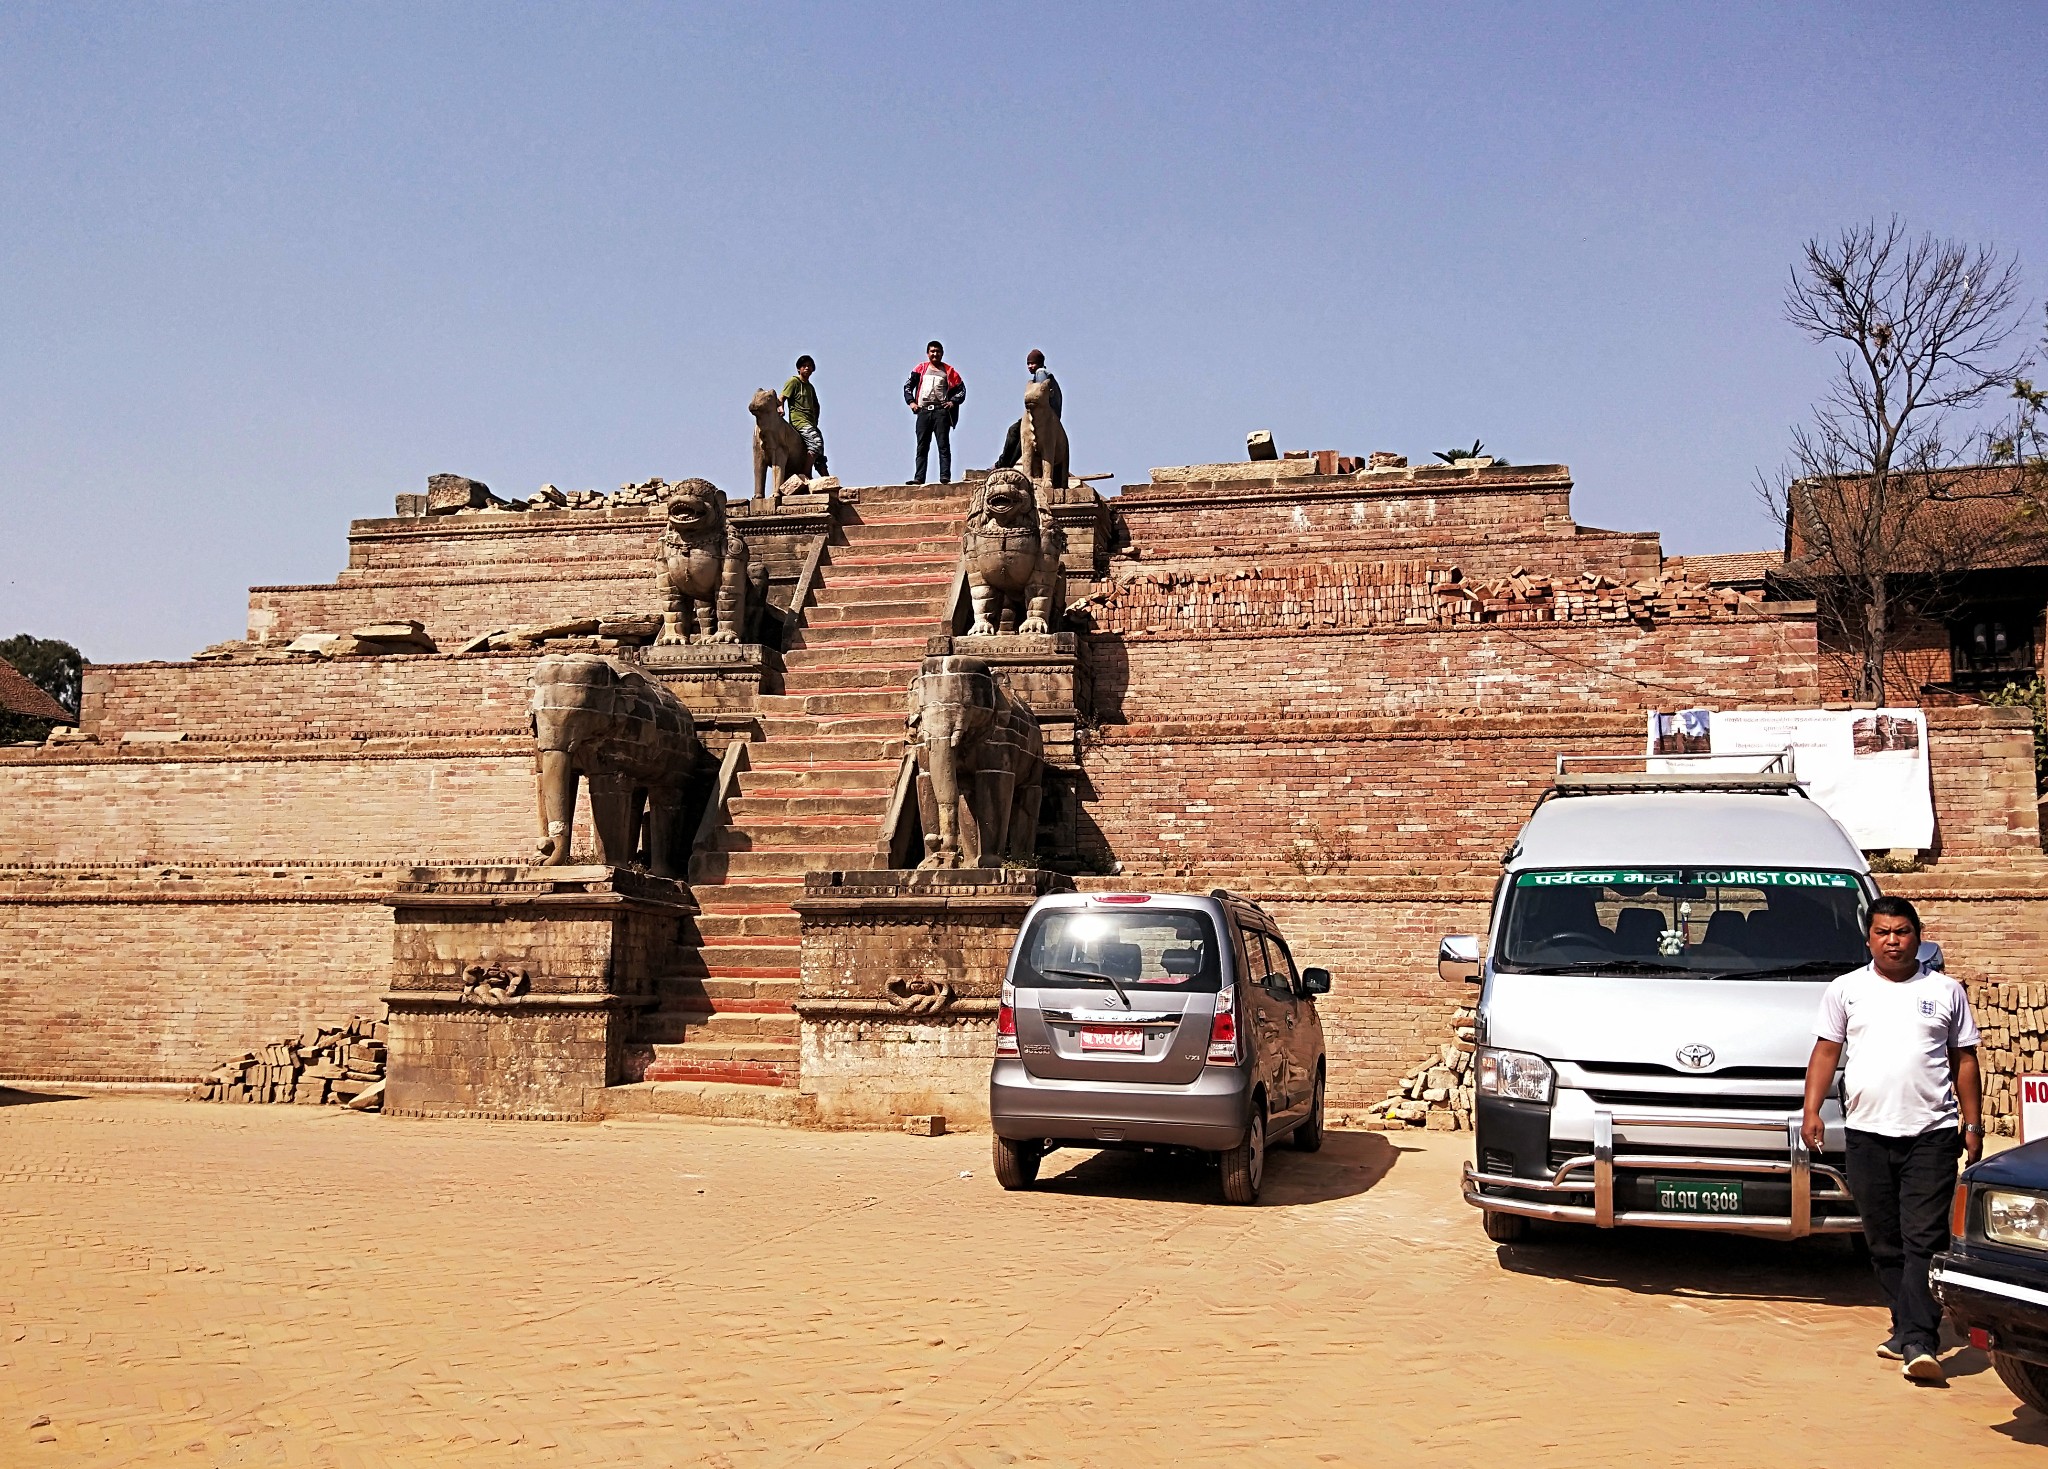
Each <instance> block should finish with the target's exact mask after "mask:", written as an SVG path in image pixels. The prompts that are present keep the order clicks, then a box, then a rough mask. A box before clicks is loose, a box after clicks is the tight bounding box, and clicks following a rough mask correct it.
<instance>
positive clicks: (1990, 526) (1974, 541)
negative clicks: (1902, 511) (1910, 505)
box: [1791, 465, 2048, 573]
mask: <svg viewBox="0 0 2048 1469" xmlns="http://www.w3.org/2000/svg"><path fill="white" fill-rule="evenodd" d="M1943 479H1944V481H1945V483H1944V484H1943V485H1942V487H1941V489H1940V490H1939V492H1937V493H1936V494H1935V495H1932V496H1930V497H1929V498H1928V499H1926V500H1925V501H1923V502H1922V503H1921V504H1919V505H1918V506H1917V507H1916V508H1915V509H1914V511H1913V519H1912V526H1913V534H1912V537H1911V538H1910V539H1909V540H1907V541H1905V542H1904V543H1903V544H1902V545H1901V552H1902V554H1901V558H1900V562H1901V564H1899V565H1898V566H1895V567H1893V568H1892V570H1894V571H1930V572H1936V573H1950V572H1957V571H1988V570H1991V569H1993V568H1998V567H2021V566H2048V516H2044V515H2042V514H2041V513H2040V509H2039V507H2038V506H2037V505H2036V504H2035V503H2034V500H2033V498H2032V497H2033V496H2034V495H2037V494H2038V493H2039V491H2038V489H2036V488H2034V487H2033V485H2032V484H2031V483H2028V484H2023V481H2022V479H2021V475H2020V471H2018V470H2016V469H2013V468H2011V467H2009V466H2003V465H2000V466H1992V465H1979V466H1976V467H1974V468H1967V469H1961V470H1955V471H1951V472H1950V473H1949V474H1946V475H1944V476H1943ZM1839 483H1843V489H1844V494H1843V496H1842V499H1841V500H1840V501H1830V500H1828V499H1822V500H1820V501H1819V502H1817V503H1819V504H1820V505H1823V506H1829V507H1830V508H1832V507H1833V506H1835V505H1840V506H1843V507H1845V508H1846V507H1849V506H1852V505H1853V503H1854V502H1853V494H1852V492H1853V491H1854V489H1855V488H1856V484H1857V482H1855V481H1849V482H1839ZM1815 504H1816V502H1815V501H1812V500H1809V499H1808V498H1806V497H1803V496H1801V495H1799V494H1797V493H1795V494H1794V495H1793V498H1792V510H1793V517H1792V537H1791V539H1792V545H1793V548H1794V550H1796V551H1800V552H1802V553H1803V551H1804V549H1805V546H1806V543H1807V534H1808V526H1807V524H1806V522H1807V520H1808V518H1809V517H1810V516H1811V514H1812V513H1813V509H1814V506H1815ZM1849 518H1850V519H1851V520H1854V519H1856V518H1859V517H1858V516H1857V514H1856V513H1855V512H1854V511H1853V510H1851V511H1850V513H1849Z"/></svg>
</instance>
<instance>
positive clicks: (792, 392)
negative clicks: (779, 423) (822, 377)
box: [782, 353, 832, 475]
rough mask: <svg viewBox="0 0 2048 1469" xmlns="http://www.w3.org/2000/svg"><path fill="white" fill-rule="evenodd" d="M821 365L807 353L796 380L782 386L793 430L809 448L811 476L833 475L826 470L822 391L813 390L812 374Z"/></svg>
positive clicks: (801, 360)
mask: <svg viewBox="0 0 2048 1469" xmlns="http://www.w3.org/2000/svg"><path fill="white" fill-rule="evenodd" d="M817 370H818V364H817V363H816V362H813V361H812V360H811V357H810V354H809V353H806V354H804V355H803V356H802V357H799V358H797V360H796V376H795V377H793V378H791V379H790V380H789V381H788V382H786V383H784V384H783V385H782V404H783V407H784V408H786V409H787V410H788V411H789V426H790V427H791V428H793V429H795V430H796V431H797V436H798V437H799V438H801V439H802V440H803V441H804V443H805V444H806V445H807V446H809V448H810V451H811V472H812V473H813V474H817V475H826V474H830V473H831V472H832V471H830V470H829V469H827V468H826V467H825V435H824V434H823V433H822V432H820V431H819V429H818V390H817V389H816V388H814V387H812V386H811V374H812V373H814V372H816V371H817Z"/></svg>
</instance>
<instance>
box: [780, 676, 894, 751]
mask: <svg viewBox="0 0 2048 1469" xmlns="http://www.w3.org/2000/svg"><path fill="white" fill-rule="evenodd" d="M895 694H896V705H895V712H893V713H890V714H833V715H825V716H806V717H804V718H801V719H799V718H793V717H791V718H783V717H777V718H773V719H764V720H762V721H761V731H762V733H763V735H765V736H766V738H767V739H768V740H769V741H770V742H773V741H777V740H781V741H784V742H788V741H793V740H807V739H820V738H826V737H830V738H832V739H844V738H846V737H847V736H849V735H892V734H901V733H902V732H903V705H904V692H903V690H902V689H897V690H895Z"/></svg>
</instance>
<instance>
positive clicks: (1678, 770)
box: [1537, 749, 1806, 806]
mask: <svg viewBox="0 0 2048 1469" xmlns="http://www.w3.org/2000/svg"><path fill="white" fill-rule="evenodd" d="M1709 761H1711V762H1713V765H1712V766H1711V768H1710V767H1709V766H1708V764H1707V762H1709ZM1731 762H1740V763H1744V764H1754V765H1755V766H1756V768H1755V769H1752V770H1731V769H1729V768H1728V766H1729V764H1730V763H1731ZM1603 765H1604V766H1609V767H1612V766H1616V765H1630V766H1634V767H1636V768H1635V769H1631V770H1616V769H1612V768H1609V769H1599V768H1597V767H1600V766H1603ZM1585 767H1595V768H1591V769H1588V768H1585ZM1653 767H1654V768H1653ZM1645 791H1744V792H1750V793H1765V794H1770V793H1776V794H1779V795H1797V796H1804V795H1805V794H1806V788H1805V786H1804V785H1802V784H1801V783H1800V780H1799V775H1798V773H1797V771H1796V770H1795V769H1794V768H1793V757H1792V751H1791V750H1789V749H1785V750H1779V751H1776V752H1775V753H1769V754H1765V753H1758V754H1743V755H1650V756H1642V755H1560V756H1558V757H1557V777H1556V779H1555V780H1554V781H1553V782H1552V783H1551V788H1550V789H1549V790H1548V791H1546V792H1544V796H1543V799H1544V800H1549V799H1550V798H1551V797H1552V796H1614V795H1638V794H1641V793H1643V792H1645ZM1537 804H1538V805H1539V806H1540V805H1542V804H1543V802H1542V801H1538V802H1537Z"/></svg>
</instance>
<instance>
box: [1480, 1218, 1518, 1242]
mask: <svg viewBox="0 0 2048 1469" xmlns="http://www.w3.org/2000/svg"><path fill="white" fill-rule="evenodd" d="M1479 1222H1480V1223H1481V1225H1483V1226H1484V1227H1485V1229H1486V1237H1487V1238H1488V1239H1490V1240H1492V1241H1493V1242H1494V1243H1495V1244H1498V1245H1512V1244H1519V1243H1520V1242H1521V1241H1523V1240H1525V1239H1527V1238H1528V1237H1529V1220H1528V1216H1526V1215H1523V1214H1503V1213H1501V1211H1500V1210H1498V1209H1481V1210H1480V1211H1479Z"/></svg>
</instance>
